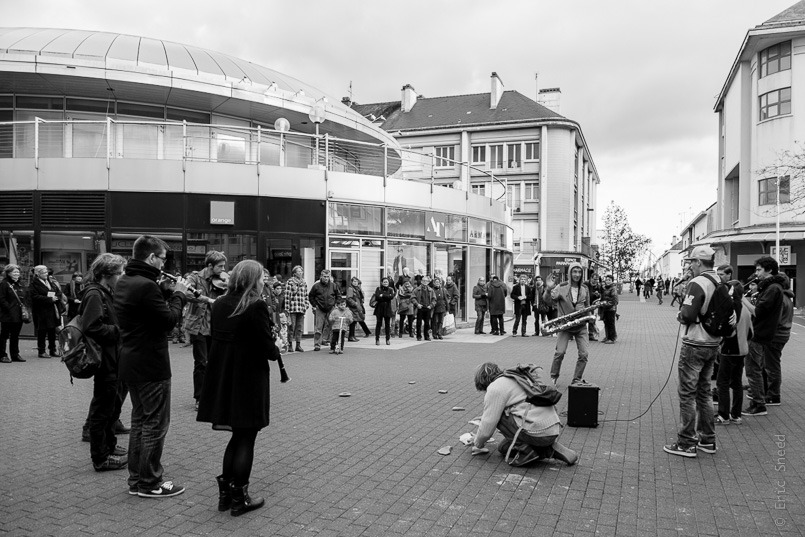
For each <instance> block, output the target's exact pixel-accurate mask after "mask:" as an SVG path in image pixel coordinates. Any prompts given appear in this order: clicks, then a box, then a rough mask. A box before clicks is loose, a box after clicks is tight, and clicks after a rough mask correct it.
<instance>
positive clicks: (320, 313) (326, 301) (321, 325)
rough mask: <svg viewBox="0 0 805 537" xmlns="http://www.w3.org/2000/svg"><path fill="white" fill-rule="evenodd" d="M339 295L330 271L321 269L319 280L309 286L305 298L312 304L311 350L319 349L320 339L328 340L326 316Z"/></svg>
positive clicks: (328, 328)
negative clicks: (312, 329) (312, 330)
mask: <svg viewBox="0 0 805 537" xmlns="http://www.w3.org/2000/svg"><path fill="white" fill-rule="evenodd" d="M340 297H341V290H340V289H339V288H338V286H337V285H336V284H335V283H334V282H333V281H332V280H331V279H330V271H329V270H322V271H321V275H320V276H319V281H317V282H316V283H314V284H313V286H312V287H311V288H310V293H308V295H307V298H308V300H309V301H310V305H311V306H313V313H314V315H315V316H316V318H315V325H314V326H315V328H314V330H315V331H314V332H313V350H314V351H320V350H321V342H322V341H325V342H326V341H330V321H329V320H328V317H329V316H330V312H331V311H333V308H334V307H335V302H336V300H337V299H338V298H340Z"/></svg>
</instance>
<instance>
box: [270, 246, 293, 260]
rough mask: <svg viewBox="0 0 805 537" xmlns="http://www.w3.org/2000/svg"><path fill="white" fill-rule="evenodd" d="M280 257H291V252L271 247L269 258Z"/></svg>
mask: <svg viewBox="0 0 805 537" xmlns="http://www.w3.org/2000/svg"><path fill="white" fill-rule="evenodd" d="M282 257H286V258H287V257H293V252H292V251H291V250H288V249H284V248H272V249H271V259H279V258H282Z"/></svg>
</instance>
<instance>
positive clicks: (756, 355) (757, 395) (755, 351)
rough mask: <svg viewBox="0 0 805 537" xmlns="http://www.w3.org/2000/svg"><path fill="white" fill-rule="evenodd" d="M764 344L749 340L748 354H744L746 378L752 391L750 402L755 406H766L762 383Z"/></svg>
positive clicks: (764, 389) (764, 388)
mask: <svg viewBox="0 0 805 537" xmlns="http://www.w3.org/2000/svg"><path fill="white" fill-rule="evenodd" d="M765 353H766V345H764V344H762V343H758V342H756V341H751V340H750V341H749V354H747V355H746V359H745V360H744V363H745V365H746V380H748V381H749V391H751V392H752V402H754V404H755V405H757V406H762V407H765V406H766V387H765V385H764V384H763V367H764V355H765Z"/></svg>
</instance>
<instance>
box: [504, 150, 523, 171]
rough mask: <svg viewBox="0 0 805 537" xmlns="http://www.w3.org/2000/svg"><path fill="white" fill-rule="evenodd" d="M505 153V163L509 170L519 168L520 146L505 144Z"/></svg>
mask: <svg viewBox="0 0 805 537" xmlns="http://www.w3.org/2000/svg"><path fill="white" fill-rule="evenodd" d="M506 152H507V153H508V155H507V156H508V159H507V162H508V164H509V168H519V167H520V162H521V160H522V159H521V157H522V145H521V144H507V146H506Z"/></svg>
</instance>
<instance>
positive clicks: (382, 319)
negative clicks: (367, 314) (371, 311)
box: [375, 315, 391, 341]
mask: <svg viewBox="0 0 805 537" xmlns="http://www.w3.org/2000/svg"><path fill="white" fill-rule="evenodd" d="M376 318H377V324H376V325H375V341H379V340H380V329H381V328H382V326H383V323H385V324H386V341H388V340H389V339H390V338H391V327H390V326H389V324H390V322H391V317H380V316H379V315H378V316H377V317H376Z"/></svg>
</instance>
